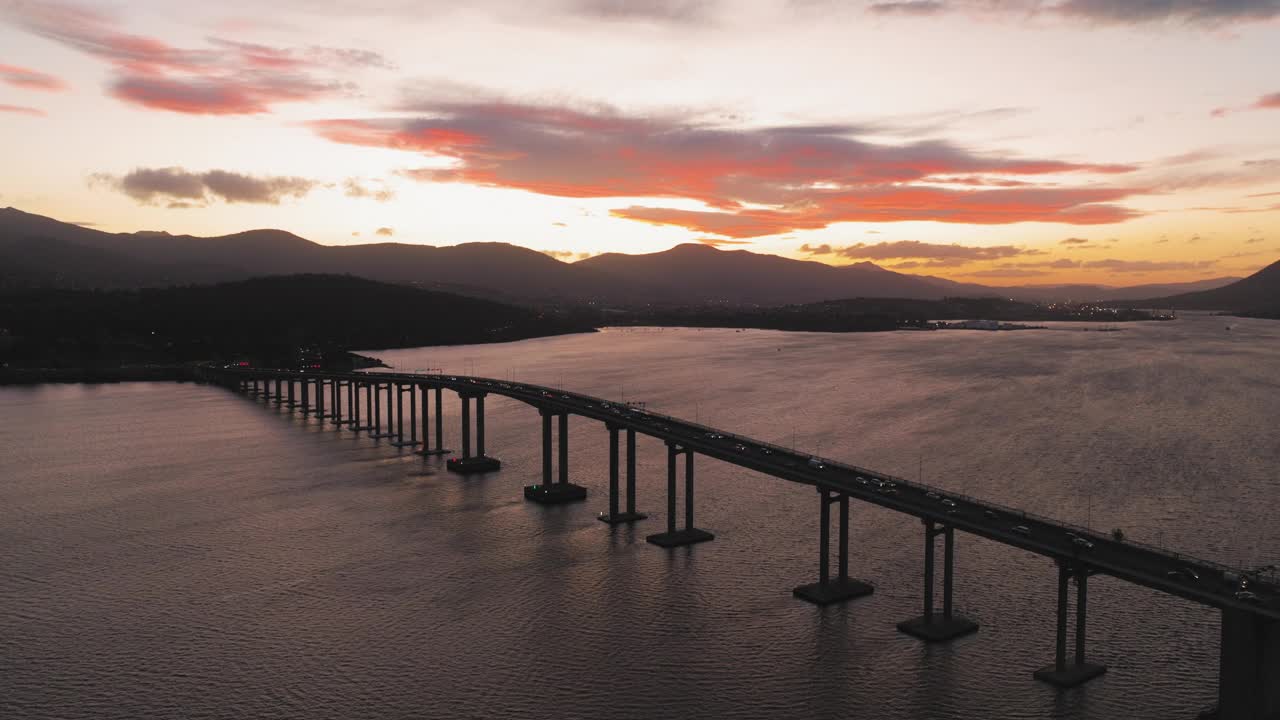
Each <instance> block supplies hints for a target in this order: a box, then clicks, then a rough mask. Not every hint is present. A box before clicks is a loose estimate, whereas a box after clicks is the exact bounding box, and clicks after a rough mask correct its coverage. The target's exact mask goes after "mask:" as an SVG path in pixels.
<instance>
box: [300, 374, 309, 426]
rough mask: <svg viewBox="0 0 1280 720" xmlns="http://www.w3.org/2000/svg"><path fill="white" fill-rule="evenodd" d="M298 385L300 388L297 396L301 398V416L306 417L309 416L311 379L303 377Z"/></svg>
mask: <svg viewBox="0 0 1280 720" xmlns="http://www.w3.org/2000/svg"><path fill="white" fill-rule="evenodd" d="M298 384H299V385H300V386H301V388H300V389H299V390H298V394H299V395H300V396H301V397H302V416H303V417H306V416H308V415H310V414H311V378H309V377H304V378H302V382H300V383H298Z"/></svg>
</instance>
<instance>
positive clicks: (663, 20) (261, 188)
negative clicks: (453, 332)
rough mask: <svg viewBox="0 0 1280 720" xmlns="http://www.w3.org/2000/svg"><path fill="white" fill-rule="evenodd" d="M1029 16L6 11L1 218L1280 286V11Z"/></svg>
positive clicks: (1034, 12) (550, 1)
mask: <svg viewBox="0 0 1280 720" xmlns="http://www.w3.org/2000/svg"><path fill="white" fill-rule="evenodd" d="M1016 4H1017V3H1005V4H1000V5H997V4H991V3H982V2H973V0H952V1H951V2H946V3H937V4H930V5H928V8H927V9H929V10H931V12H928V13H923V14H921V13H919V12H915V13H910V12H902V11H901V10H902V9H903V8H904V7H906V6H905V5H903V4H895V3H879V4H873V3H863V4H860V5H859V4H850V3H836V2H831V3H824V2H822V1H821V0H807V1H805V2H798V1H794V0H793V1H791V2H787V1H786V0H776V1H770V2H766V1H765V0H759V2H750V3H746V2H743V3H738V2H735V3H731V4H730V3H716V2H702V3H699V2H689V1H687V0H649V1H648V2H632V3H612V2H601V1H598V0H538V1H537V2H534V3H521V4H519V5H511V6H507V5H505V4H503V3H496V2H494V3H479V4H475V5H473V6H472V7H470V8H469V9H465V10H462V9H457V8H455V7H454V6H453V5H449V4H440V5H438V6H437V5H434V4H430V3H427V4H424V3H409V2H402V1H400V0H394V1H391V0H389V1H386V2H380V3H357V2H353V1H350V0H312V1H307V2H303V0H281V1H279V2H276V3H273V4H272V5H271V6H270V8H271V9H270V10H263V9H262V6H261V5H259V4H256V3H250V2H248V0H227V1H226V2H223V3H219V4H218V5H216V6H200V7H198V8H191V7H180V8H179V7H175V6H173V5H172V4H170V3H162V2H159V0H138V1H136V2H124V3H113V4H109V5H108V4H101V3H89V2H84V3H74V4H73V3H62V4H57V3H47V2H32V1H29V0H0V47H3V48H4V49H5V50H4V51H3V53H2V54H0V154H2V156H3V157H5V158H6V162H5V163H4V165H3V166H0V206H6V205H8V206H13V207H16V208H18V209H21V210H24V211H27V212H34V213H39V214H42V215H49V216H52V217H56V218H58V219H61V220H67V221H73V222H81V223H92V224H93V226H94V227H96V228H98V229H102V230H107V231H112V232H132V231H137V230H165V231H169V232H172V233H174V234H192V235H222V234H228V233H233V232H239V231H242V230H247V229H252V228H262V227H273V228H280V229H284V230H288V231H290V232H293V233H296V234H298V235H300V236H302V237H306V238H308V239H311V240H314V241H316V242H320V243H324V244H328V245H343V244H354V243H366V242H386V241H395V242H406V243H420V244H428V245H453V244H459V243H464V242H475V241H499V242H509V243H512V244H516V245H521V246H525V247H529V248H533V249H536V250H541V251H545V252H551V253H554V254H555V255H556V256H557V257H561V258H563V259H567V260H573V259H576V258H578V257H580V256H581V255H583V254H588V255H592V254H599V253H603V252H624V253H645V252H656V251H660V250H664V249H667V248H670V247H673V246H675V245H677V244H680V243H685V242H706V243H708V244H716V245H719V246H720V247H722V248H723V249H745V250H750V251H753V252H760V253H771V254H777V255H782V256H785V257H793V258H798V259H811V260H817V261H821V262H827V263H831V264H847V263H853V262H861V261H871V262H875V263H876V264H878V265H881V266H882V267H886V268H889V269H892V270H895V271H899V272H905V273H916V274H927V275H934V276H940V277H946V278H950V279H953V280H958V281H962V282H975V283H982V284H986V285H993V286H1000V285H1021V284H1050V283H1053V284H1056V283H1095V284H1107V285H1135V284H1146V283H1163V282H1179V281H1190V280H1199V279H1206V278H1210V277H1219V276H1225V275H1247V274H1249V273H1252V272H1254V271H1256V270H1257V269H1259V268H1261V267H1263V266H1265V265H1267V264H1270V263H1271V262H1274V261H1276V260H1277V259H1280V236H1278V232H1277V220H1280V135H1278V134H1277V133H1276V131H1275V128H1276V127H1277V121H1280V80H1277V79H1276V78H1275V77H1274V76H1273V74H1272V73H1270V69H1271V68H1272V67H1273V66H1274V64H1275V60H1276V51H1275V48H1276V47H1280V9H1277V8H1276V6H1275V4H1274V3H1271V2H1263V1H1262V0H1257V1H1256V2H1248V1H1244V2H1242V1H1241V0H1234V1H1233V2H1220V3H1214V2H1196V3H1190V2H1187V3H1183V2H1173V3H1169V4H1168V7H1170V8H1172V9H1171V10H1168V12H1169V13H1170V14H1169V15H1168V16H1152V15H1150V14H1149V13H1152V12H1157V11H1152V10H1145V9H1141V8H1138V7H1137V6H1134V8H1132V9H1124V8H1128V6H1117V8H1119V9H1115V11H1114V12H1108V13H1106V14H1100V11H1097V10H1096V9H1093V10H1090V9H1089V8H1096V7H1097V4H1096V3H1080V2H1078V0H1025V1H1024V2H1022V3H1021V5H1020V6H1019V7H1020V8H1021V9H1020V10H1013V9H1010V8H1012V7H1013V6H1014V5H1016ZM910 7H911V8H915V9H916V10H919V9H920V8H921V7H924V6H910ZM1143 7H1147V6H1143ZM877 8H878V9H877ZM1000 8H1005V9H1000ZM1180 8H1188V9H1186V10H1180ZM168 169H173V170H168ZM380 229H386V230H384V231H383V232H382V233H379V230H380ZM388 231H389V232H390V234H388ZM957 246H958V247H957Z"/></svg>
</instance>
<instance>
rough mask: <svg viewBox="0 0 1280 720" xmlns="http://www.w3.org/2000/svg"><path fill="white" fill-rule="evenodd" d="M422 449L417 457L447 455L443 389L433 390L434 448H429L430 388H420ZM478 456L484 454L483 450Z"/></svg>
mask: <svg viewBox="0 0 1280 720" xmlns="http://www.w3.org/2000/svg"><path fill="white" fill-rule="evenodd" d="M421 389H422V449H421V450H419V451H418V454H419V455H448V454H449V451H448V450H445V449H444V400H443V393H444V388H439V387H437V388H434V390H435V396H436V433H435V434H436V446H435V447H434V448H433V447H431V420H430V417H431V413H430V412H428V405H429V404H430V403H429V402H428V400H429V399H430V397H431V391H432V387H431V386H430V385H423V386H422V388H421ZM480 454H482V455H483V454H484V452H483V449H482V450H481V453H480Z"/></svg>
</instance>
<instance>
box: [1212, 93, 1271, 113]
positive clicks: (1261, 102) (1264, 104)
mask: <svg viewBox="0 0 1280 720" xmlns="http://www.w3.org/2000/svg"><path fill="white" fill-rule="evenodd" d="M1244 110H1280V92H1274V93H1271V94H1269V95H1263V96H1262V97H1260V98H1258V99H1257V100H1255V101H1253V102H1252V103H1250V104H1248V105H1245V106H1243V107H1234V108H1231V107H1219V108H1214V109H1213V110H1212V111H1210V112H1209V114H1210V115H1212V116H1213V117H1225V116H1227V115H1229V114H1231V113H1234V112H1241V111H1244Z"/></svg>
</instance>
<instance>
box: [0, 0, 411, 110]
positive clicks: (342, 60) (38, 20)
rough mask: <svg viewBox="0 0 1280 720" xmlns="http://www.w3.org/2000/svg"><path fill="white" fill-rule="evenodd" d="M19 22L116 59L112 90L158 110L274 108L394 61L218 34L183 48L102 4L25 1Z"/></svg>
mask: <svg viewBox="0 0 1280 720" xmlns="http://www.w3.org/2000/svg"><path fill="white" fill-rule="evenodd" d="M11 14H12V16H13V18H14V20H15V21H16V23H17V24H18V25H19V26H20V27H23V28H25V29H26V30H28V31H30V32H32V33H35V34H37V35H40V36H41V37H44V38H47V39H49V40H53V41H55V42H58V43H61V44H63V45H66V46H68V47H71V48H73V49H75V50H79V51H80V52H83V53H85V54H87V55H90V56H92V57H95V58H97V59H99V60H102V61H103V62H106V63H107V64H109V65H111V66H112V67H113V68H114V70H115V73H116V74H115V77H114V78H113V79H112V80H111V82H110V85H109V87H108V92H109V94H110V95H112V96H113V97H115V98H117V99H120V100H122V101H124V102H127V103H130V104H134V105H138V106H140V107H145V108H148V109H153V110H165V111H170V112H178V113H187V114H198V115H245V114H257V113H265V112H270V110H271V107H272V106H273V105H275V104H279V103H287V102H302V101H307V100H314V99H320V98H325V97H331V96H334V95H339V94H342V93H344V92H347V91H348V90H349V88H350V85H349V83H346V82H342V81H340V80H337V79H335V78H333V77H332V76H333V75H334V74H335V73H336V72H340V71H343V70H349V69H358V68H367V67H390V63H389V62H387V61H386V60H385V58H383V57H382V56H381V55H378V54H377V53H372V52H369V51H362V50H351V49H344V48H324V47H308V48H273V47H268V46H264V45H252V44H248V43H239V42H233V41H227V40H220V39H217V38H210V39H209V41H208V42H209V45H210V46H211V47H207V48H199V49H186V48H179V47H175V46H173V45H170V44H169V43H167V42H165V41H164V40H161V39H159V38H153V37H147V36H143V35H134V34H130V33H126V32H122V31H121V30H119V29H118V27H117V22H116V20H115V18H114V17H113V16H111V15H109V14H106V13H104V12H100V11H97V10H91V9H86V8H82V7H78V6H75V5H69V4H59V3H34V2H33V3H23V4H19V5H17V6H16V8H15V10H14V11H13V12H12V13H11Z"/></svg>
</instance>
